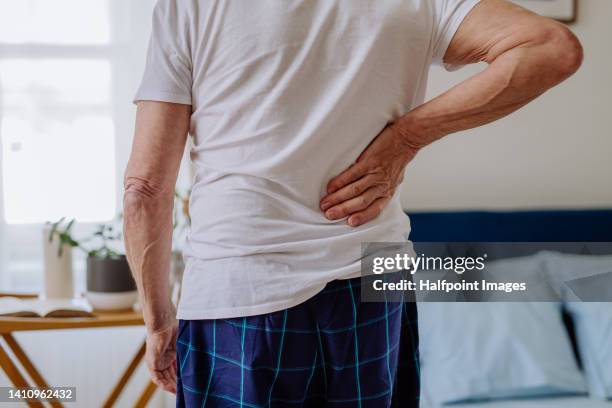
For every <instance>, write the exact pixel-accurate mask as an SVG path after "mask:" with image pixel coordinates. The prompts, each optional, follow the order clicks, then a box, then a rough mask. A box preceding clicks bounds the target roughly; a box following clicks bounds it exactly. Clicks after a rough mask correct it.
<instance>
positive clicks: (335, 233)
mask: <svg viewBox="0 0 612 408" xmlns="http://www.w3.org/2000/svg"><path fill="white" fill-rule="evenodd" d="M477 2H478V0H384V1H378V0H376V1H375V0H257V1H241V0H206V1H204V0H202V1H197V0H159V2H158V4H157V6H156V8H155V11H154V16H153V31H152V35H151V41H150V45H149V52H148V57H147V64H146V70H145V73H144V78H143V80H142V84H141V86H140V88H139V90H138V92H137V94H136V97H135V100H137V101H138V100H154V101H165V102H174V103H181V104H190V105H192V111H193V114H192V115H191V129H190V134H191V136H192V137H193V147H192V150H191V157H192V161H193V165H194V167H195V175H196V177H195V181H194V184H193V189H192V194H191V203H190V211H191V218H192V226H191V230H190V232H189V235H188V239H187V243H186V247H185V249H184V255H185V260H186V270H185V274H184V278H183V286H182V294H181V300H180V303H179V308H178V318H180V319H212V318H229V317H238V316H248V315H255V314H261V313H268V312H273V311H277V310H281V309H284V308H288V307H291V306H294V305H297V304H299V303H301V302H303V301H305V300H306V299H308V298H310V297H312V296H313V295H315V294H316V293H317V292H319V291H320V290H321V289H322V288H323V287H324V286H325V284H326V283H328V282H330V281H332V280H334V279H344V278H350V277H355V276H358V275H359V270H360V258H361V243H362V242H383V241H391V242H403V241H406V239H407V236H408V233H409V231H410V223H409V220H408V217H407V216H406V214H405V213H404V211H403V210H402V208H401V206H400V201H399V195H396V196H395V197H394V198H393V200H392V201H391V202H390V203H389V205H388V206H387V207H386V209H385V210H384V211H383V212H382V214H381V215H380V216H379V217H378V218H376V219H375V220H374V221H371V222H369V223H367V224H364V225H362V226H359V227H357V228H353V227H350V226H348V225H347V223H346V220H339V221H329V220H327V219H326V218H325V217H324V215H323V213H322V212H321V210H320V209H319V201H320V199H321V198H322V197H323V196H324V195H325V187H326V185H327V182H328V181H329V180H330V179H331V178H332V177H333V176H336V175H337V174H339V173H340V172H342V171H343V170H344V169H346V168H347V167H348V166H349V165H350V164H351V163H353V162H354V161H355V159H356V158H357V157H358V156H359V154H360V153H361V152H362V151H363V150H364V148H365V147H366V146H367V145H368V144H369V143H370V142H371V141H372V139H373V138H374V137H375V136H376V135H377V134H378V133H379V132H380V131H381V130H382V129H383V128H384V127H385V125H387V124H388V123H389V122H391V121H393V120H395V119H396V118H398V117H399V116H402V115H403V114H404V113H406V112H408V111H409V110H411V109H412V108H414V107H416V106H418V105H419V104H421V103H422V102H423V98H424V93H425V84H426V81H427V74H428V70H429V66H430V64H431V63H432V62H438V63H439V62H441V60H442V57H443V55H444V54H445V52H446V49H447V47H448V44H449V43H450V41H451V39H452V37H453V35H454V33H455V32H456V30H457V28H458V27H459V25H460V23H461V21H462V20H463V18H464V17H465V15H466V14H467V13H468V12H469V11H470V10H471V8H472V7H473V6H474V5H475V4H476V3H477Z"/></svg>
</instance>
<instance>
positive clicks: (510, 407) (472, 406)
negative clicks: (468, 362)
mask: <svg viewBox="0 0 612 408" xmlns="http://www.w3.org/2000/svg"><path fill="white" fill-rule="evenodd" d="M448 407H453V408H612V401H600V400H595V399H591V398H588V397H559V398H532V399H516V400H507V401H492V402H481V403H469V404H453V405H448ZM421 408H434V406H433V405H428V403H427V401H423V400H422V401H421ZM436 408H437V407H436Z"/></svg>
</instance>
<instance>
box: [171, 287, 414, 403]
mask: <svg viewBox="0 0 612 408" xmlns="http://www.w3.org/2000/svg"><path fill="white" fill-rule="evenodd" d="M360 286H361V281H360V278H354V279H347V280H337V281H333V282H330V283H329V284H328V285H327V286H326V287H325V289H324V290H323V291H321V292H320V293H318V294H317V295H315V296H314V297H312V298H311V299H309V300H307V301H306V302H304V303H302V304H300V305H297V306H294V307H292V308H289V309H285V310H281V311H278V312H273V313H268V314H263V315H258V316H249V317H241V318H232V319H217V320H181V321H180V322H179V335H178V340H177V357H178V365H179V378H178V386H177V407H252V408H257V407H266V408H273V407H317V408H318V407H326V406H328V407H363V408H366V407H402V408H412V407H418V404H419V366H418V359H419V357H418V337H417V336H418V334H417V312H416V304H415V303H404V302H403V301H402V299H397V300H391V299H386V301H384V302H376V303H374V302H361V301H360Z"/></svg>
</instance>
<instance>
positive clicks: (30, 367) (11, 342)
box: [2, 333, 63, 408]
mask: <svg viewBox="0 0 612 408" xmlns="http://www.w3.org/2000/svg"><path fill="white" fill-rule="evenodd" d="M2 337H4V341H6V344H8V346H9V347H10V348H11V350H13V353H14V354H15V357H17V360H19V362H20V363H21V365H22V366H23V368H24V369H25V370H26V372H27V373H28V374H29V375H30V378H32V380H33V381H34V384H36V385H37V386H39V387H40V388H49V385H47V382H46V381H45V379H44V378H43V377H42V375H40V372H39V371H38V370H37V369H36V367H35V366H34V363H32V360H30V359H29V358H28V356H27V355H26V353H25V351H24V350H23V349H22V348H21V346H20V345H19V343H17V340H15V338H14V337H13V335H12V334H11V333H5V334H3V335H2ZM49 404H51V406H52V407H54V408H62V407H63V405H62V404H61V403H60V402H59V401H57V400H49Z"/></svg>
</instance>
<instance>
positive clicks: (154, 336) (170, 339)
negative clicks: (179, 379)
mask: <svg viewBox="0 0 612 408" xmlns="http://www.w3.org/2000/svg"><path fill="white" fill-rule="evenodd" d="M177 330H178V325H177V323H176V322H174V323H173V324H172V325H171V326H170V327H168V328H166V329H164V330H161V331H159V332H156V333H148V334H147V351H146V354H145V360H146V362H147V367H148V368H149V372H150V373H151V378H152V379H153V382H154V383H155V384H156V385H157V386H158V387H160V388H161V389H163V390H164V391H168V392H171V393H173V394H176V372H177V363H176V336H177Z"/></svg>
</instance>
